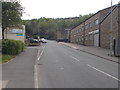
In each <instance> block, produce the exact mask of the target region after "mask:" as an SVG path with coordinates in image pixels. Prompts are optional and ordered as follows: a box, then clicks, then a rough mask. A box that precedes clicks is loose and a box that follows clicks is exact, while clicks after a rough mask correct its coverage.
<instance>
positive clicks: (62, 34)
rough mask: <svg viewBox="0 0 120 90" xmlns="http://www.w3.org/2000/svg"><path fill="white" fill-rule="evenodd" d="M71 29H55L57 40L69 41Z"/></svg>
mask: <svg viewBox="0 0 120 90" xmlns="http://www.w3.org/2000/svg"><path fill="white" fill-rule="evenodd" d="M70 34H71V29H64V30H61V31H57V41H63V42H70Z"/></svg>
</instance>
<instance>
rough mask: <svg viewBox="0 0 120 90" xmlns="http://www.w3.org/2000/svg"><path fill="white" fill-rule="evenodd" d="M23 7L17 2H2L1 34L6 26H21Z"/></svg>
mask: <svg viewBox="0 0 120 90" xmlns="http://www.w3.org/2000/svg"><path fill="white" fill-rule="evenodd" d="M22 11H23V8H22V6H21V5H20V3H19V2H2V32H3V34H2V36H3V39H4V30H5V29H7V27H21V24H22V20H21V16H22Z"/></svg>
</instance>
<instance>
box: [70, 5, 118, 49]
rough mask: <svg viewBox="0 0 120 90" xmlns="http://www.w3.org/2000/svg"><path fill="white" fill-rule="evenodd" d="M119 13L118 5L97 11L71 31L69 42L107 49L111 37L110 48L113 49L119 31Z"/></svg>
mask: <svg viewBox="0 0 120 90" xmlns="http://www.w3.org/2000/svg"><path fill="white" fill-rule="evenodd" d="M111 12H112V13H111ZM119 12H120V4H117V5H114V6H112V8H111V7H108V8H105V9H103V10H100V11H98V12H97V13H95V14H94V15H92V16H91V17H89V18H88V19H86V20H85V21H83V22H81V23H80V24H79V25H78V26H76V27H74V28H73V29H71V42H72V43H76V44H83V45H88V46H95V47H103V48H107V49H109V48H110V39H111V38H110V37H111V36H112V46H113V48H114V47H115V41H116V39H117V38H118V35H119V34H118V31H119V29H120V25H119V24H120V22H119V21H120V20H119V19H120V18H119V17H120V13H119ZM111 15H112V16H111ZM111 21H112V23H111ZM111 25H112V29H111Z"/></svg>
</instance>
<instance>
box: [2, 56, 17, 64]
mask: <svg viewBox="0 0 120 90" xmlns="http://www.w3.org/2000/svg"><path fill="white" fill-rule="evenodd" d="M13 58H15V55H2V56H0V64H2V63H6V62H8V61H10V60H11V59H13Z"/></svg>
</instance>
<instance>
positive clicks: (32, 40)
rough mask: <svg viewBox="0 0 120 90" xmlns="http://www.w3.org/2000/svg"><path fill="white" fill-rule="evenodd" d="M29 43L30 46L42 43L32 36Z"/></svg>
mask: <svg viewBox="0 0 120 90" xmlns="http://www.w3.org/2000/svg"><path fill="white" fill-rule="evenodd" d="M28 45H29V46H36V45H40V43H39V41H38V40H37V39H33V38H30V39H29V44H28Z"/></svg>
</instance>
